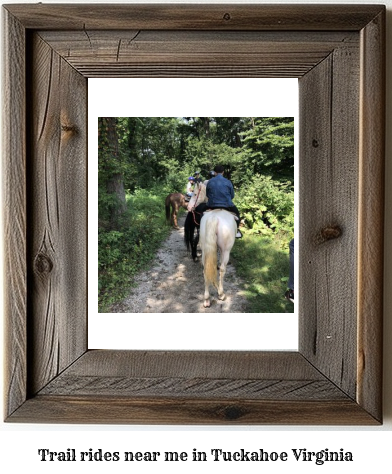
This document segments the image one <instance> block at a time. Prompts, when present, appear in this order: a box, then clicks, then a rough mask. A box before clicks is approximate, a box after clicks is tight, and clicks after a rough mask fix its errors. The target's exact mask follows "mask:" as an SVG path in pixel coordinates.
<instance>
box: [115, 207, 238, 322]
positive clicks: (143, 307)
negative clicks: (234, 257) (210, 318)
mask: <svg viewBox="0 0 392 474" xmlns="http://www.w3.org/2000/svg"><path fill="white" fill-rule="evenodd" d="M184 221H185V216H182V217H181V218H180V219H179V220H178V225H179V226H180V229H179V230H174V229H173V231H172V232H171V234H170V236H169V238H168V239H167V240H166V241H165V242H164V244H163V245H162V248H161V249H160V250H159V251H158V253H157V255H156V259H155V263H154V264H153V266H152V268H151V269H150V270H147V271H145V272H142V273H141V274H140V275H139V278H138V282H139V284H138V286H137V287H136V288H134V289H132V292H131V293H130V295H129V296H128V297H127V298H125V299H124V300H123V301H122V302H121V303H119V304H117V305H115V306H114V307H113V308H112V310H111V311H112V312H113V313H244V312H246V299H245V296H244V294H243V292H242V291H241V290H240V283H241V281H240V279H239V278H238V277H237V275H236V272H235V268H234V266H233V265H231V264H229V265H228V267H227V272H226V275H225V280H224V286H223V287H224V291H225V293H226V299H225V301H219V300H218V298H217V292H216V290H215V288H210V293H211V297H212V300H211V301H212V304H211V307H210V308H204V306H203V301H204V299H203V295H204V277H203V268H202V264H201V259H200V260H199V261H198V262H196V263H195V262H193V260H192V258H191V257H190V255H188V253H187V250H186V247H185V244H184V228H183V225H184Z"/></svg>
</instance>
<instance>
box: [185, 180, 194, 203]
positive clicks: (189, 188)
mask: <svg viewBox="0 0 392 474" xmlns="http://www.w3.org/2000/svg"><path fill="white" fill-rule="evenodd" d="M194 180H195V178H194V177H193V176H189V178H188V184H187V185H186V196H187V197H189V198H191V197H192V196H193V185H194V183H195V181H194Z"/></svg>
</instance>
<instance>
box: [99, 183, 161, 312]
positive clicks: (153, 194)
mask: <svg viewBox="0 0 392 474" xmlns="http://www.w3.org/2000/svg"><path fill="white" fill-rule="evenodd" d="M165 197H166V191H165V189H164V187H163V186H161V187H160V188H157V189H155V190H154V191H148V190H145V189H137V190H136V191H135V192H134V193H133V194H132V195H128V196H127V205H128V212H127V214H126V219H127V221H126V222H125V221H124V222H123V227H122V228H121V229H120V230H105V229H104V228H100V229H99V232H98V279H99V281H98V292H99V311H100V312H106V311H108V309H109V308H110V305H112V304H114V303H115V302H117V301H119V300H120V299H121V298H123V297H125V296H126V294H127V292H128V291H129V289H130V288H131V287H132V285H133V284H134V277H135V275H136V274H137V273H138V272H139V271H140V270H141V269H143V268H144V267H145V266H146V265H147V264H148V263H149V262H151V261H152V259H153V258H154V256H155V253H156V251H157V250H158V248H159V246H160V245H161V243H162V241H163V240H164V239H165V238H166V236H167V234H168V232H169V227H168V226H167V225H166V222H165V212H164V202H165ZM124 219H125V218H124Z"/></svg>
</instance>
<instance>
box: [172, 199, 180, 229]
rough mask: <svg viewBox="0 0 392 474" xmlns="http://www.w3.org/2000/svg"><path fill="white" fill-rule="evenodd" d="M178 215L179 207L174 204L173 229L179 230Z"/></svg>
mask: <svg viewBox="0 0 392 474" xmlns="http://www.w3.org/2000/svg"><path fill="white" fill-rule="evenodd" d="M177 213H178V205H177V204H174V206H173V213H172V220H173V227H174V228H175V229H177V230H178V229H179V227H178V223H177Z"/></svg>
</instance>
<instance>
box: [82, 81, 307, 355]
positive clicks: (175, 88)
mask: <svg viewBox="0 0 392 474" xmlns="http://www.w3.org/2000/svg"><path fill="white" fill-rule="evenodd" d="M102 91H105V94H102ZM237 92H238V94H240V96H241V98H240V100H238V97H235V94H236V93H237ZM88 94H89V98H88V103H89V147H88V149H89V163H90V165H89V179H88V181H89V203H90V204H89V259H88V261H89V269H88V274H89V302H88V307H89V321H88V347H89V348H90V349H141V350H143V349H144V350H146V349H164V350H165V349H166V350H170V349H171V350H181V349H185V350H209V349H211V350H297V348H298V318H297V315H296V314H293V313H280V314H248V313H247V314H241V315H238V314H227V313H225V314H217V313H216V314H210V313H208V314H196V315H195V314H193V315H191V314H184V313H180V314H165V315H164V316H163V315H162V314H143V315H130V314H119V313H117V314H98V308H97V306H98V304H97V303H98V296H97V288H98V275H97V270H98V268H97V255H98V249H97V228H98V215H97V210H98V209H97V196H98V174H97V165H96V163H98V149H97V143H98V130H97V122H98V117H99V116H101V117H128V116H133V117H138V116H139V117H201V116H203V117H204V116H207V117H217V116H220V117H228V116H235V117H294V119H295V124H296V126H297V125H298V80H297V79H238V78H236V79H227V78H226V79H218V78H214V79H212V78H211V79H210V78H205V79H185V78H184V79H90V80H89V85H88ZM295 143H296V144H297V143H298V140H297V137H295ZM296 155H297V153H296ZM295 172H296V174H298V167H297V166H296V167H295ZM296 182H297V180H296ZM297 208H298V199H297V198H296V209H295V211H296V212H295V216H297V215H298V214H297ZM295 222H296V225H297V223H298V219H297V218H296V219H295ZM287 255H288V243H287ZM287 261H288V260H287ZM296 268H297V266H296ZM288 271H289V267H288V266H287V276H288ZM295 281H298V279H297V278H296V279H295ZM297 289H298V288H297ZM239 318H240V321H241V324H238V321H239ZM234 328H235V329H234ZM217 335H219V337H218V336H217Z"/></svg>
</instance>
